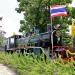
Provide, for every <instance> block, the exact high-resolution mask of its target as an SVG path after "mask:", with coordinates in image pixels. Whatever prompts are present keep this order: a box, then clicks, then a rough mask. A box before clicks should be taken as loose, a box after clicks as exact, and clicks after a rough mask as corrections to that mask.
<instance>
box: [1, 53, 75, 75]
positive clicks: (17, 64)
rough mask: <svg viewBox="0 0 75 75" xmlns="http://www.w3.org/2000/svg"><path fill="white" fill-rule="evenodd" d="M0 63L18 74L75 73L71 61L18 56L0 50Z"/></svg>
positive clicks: (49, 74) (63, 74)
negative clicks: (60, 61) (63, 61)
mask: <svg viewBox="0 0 75 75" xmlns="http://www.w3.org/2000/svg"><path fill="white" fill-rule="evenodd" d="M0 63H2V64H5V65H8V66H10V67H11V68H13V69H15V70H16V71H17V72H18V73H19V74H20V75H75V66H74V65H73V64H74V62H72V63H67V64H64V63H59V62H57V61H54V63H52V62H51V61H49V60H47V62H46V63H45V61H44V60H43V61H41V60H40V59H39V60H38V61H37V60H36V59H34V60H33V58H32V57H31V56H22V55H21V56H20V57H19V56H18V55H17V54H12V55H11V54H7V53H6V54H5V53H4V52H0Z"/></svg>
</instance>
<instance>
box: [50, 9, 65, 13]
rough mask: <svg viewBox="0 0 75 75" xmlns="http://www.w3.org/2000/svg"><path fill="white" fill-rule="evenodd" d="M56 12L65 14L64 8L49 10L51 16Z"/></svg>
mask: <svg viewBox="0 0 75 75" xmlns="http://www.w3.org/2000/svg"><path fill="white" fill-rule="evenodd" d="M58 12H66V8H58V9H51V14H53V13H58Z"/></svg>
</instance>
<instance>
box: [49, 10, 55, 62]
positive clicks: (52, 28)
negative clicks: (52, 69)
mask: <svg viewBox="0 0 75 75" xmlns="http://www.w3.org/2000/svg"><path fill="white" fill-rule="evenodd" d="M50 14H51V10H50ZM50 18H51V44H52V46H51V47H52V51H51V52H52V55H51V57H52V61H53V59H54V58H53V27H52V17H51V15H50Z"/></svg>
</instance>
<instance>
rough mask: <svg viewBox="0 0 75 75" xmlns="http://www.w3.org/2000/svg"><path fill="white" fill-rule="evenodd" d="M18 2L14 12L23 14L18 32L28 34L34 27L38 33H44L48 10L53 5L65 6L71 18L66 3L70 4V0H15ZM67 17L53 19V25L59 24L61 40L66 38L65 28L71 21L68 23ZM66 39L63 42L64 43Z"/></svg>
mask: <svg viewBox="0 0 75 75" xmlns="http://www.w3.org/2000/svg"><path fill="white" fill-rule="evenodd" d="M17 1H18V2H19V7H18V8H16V9H15V10H16V11H17V12H18V13H21V12H23V13H24V20H21V21H20V24H21V26H20V31H21V32H23V31H25V32H29V31H31V30H32V29H33V28H34V27H35V28H38V29H40V32H44V31H46V28H47V24H49V23H50V13H49V11H50V10H49V8H50V6H51V5H55V4H61V5H62V4H63V5H66V6H67V11H68V12H69V14H70V15H69V16H73V14H72V12H73V11H72V8H70V7H68V3H71V2H72V0H17ZM69 16H67V17H56V18H54V19H53V25H56V24H58V23H59V24H60V25H61V32H62V36H63V39H65V38H66V37H65V36H64V35H66V33H65V32H66V28H67V27H68V25H69V24H71V21H68V18H69ZM66 41H67V39H66V40H65V42H66Z"/></svg>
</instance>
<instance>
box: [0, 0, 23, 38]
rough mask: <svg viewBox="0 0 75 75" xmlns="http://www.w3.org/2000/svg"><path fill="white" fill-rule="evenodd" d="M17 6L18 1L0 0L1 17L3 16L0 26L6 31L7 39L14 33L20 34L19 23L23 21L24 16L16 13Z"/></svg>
mask: <svg viewBox="0 0 75 75" xmlns="http://www.w3.org/2000/svg"><path fill="white" fill-rule="evenodd" d="M17 6H18V3H17V0H12V1H11V0H0V16H3V20H2V21H1V22H0V24H1V25H2V29H3V30H5V31H6V35H5V36H6V37H9V36H11V35H12V34H13V32H15V33H18V30H19V27H20V23H19V21H20V20H21V19H23V15H22V14H18V13H17V12H16V11H15V8H16V7H17Z"/></svg>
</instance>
